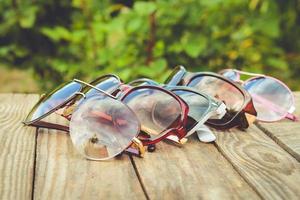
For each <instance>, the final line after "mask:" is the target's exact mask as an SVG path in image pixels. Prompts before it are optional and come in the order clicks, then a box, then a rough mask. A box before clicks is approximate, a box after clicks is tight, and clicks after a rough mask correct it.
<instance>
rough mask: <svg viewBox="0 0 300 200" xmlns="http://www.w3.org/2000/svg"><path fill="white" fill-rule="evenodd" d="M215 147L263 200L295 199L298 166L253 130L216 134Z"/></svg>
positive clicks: (298, 193)
mask: <svg viewBox="0 0 300 200" xmlns="http://www.w3.org/2000/svg"><path fill="white" fill-rule="evenodd" d="M216 144H217V146H218V148H219V150H220V151H221V152H222V153H223V155H225V156H226V157H227V159H228V160H229V161H230V162H231V163H232V165H233V166H234V167H235V169H236V170H237V171H238V172H239V173H240V174H241V175H242V176H243V177H244V178H245V180H247V182H248V183H249V184H250V185H252V187H253V188H255V190H256V191H257V192H258V193H259V194H260V196H262V197H263V198H264V199H299V196H300V189H299V185H300V164H299V162H297V160H296V159H294V158H293V157H292V156H291V155H290V154H288V153H287V152H286V151H284V150H283V149H282V148H281V147H280V146H278V145H277V144H276V143H275V142H274V141H273V140H272V139H270V138H269V137H268V136H267V135H265V134H264V133H263V132H262V131H260V130H259V129H258V128H257V127H256V126H251V127H250V128H249V129H248V131H247V132H241V131H238V130H232V131H228V132H224V133H221V132H218V134H217V141H216Z"/></svg>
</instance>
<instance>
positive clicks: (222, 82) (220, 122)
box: [165, 66, 257, 129]
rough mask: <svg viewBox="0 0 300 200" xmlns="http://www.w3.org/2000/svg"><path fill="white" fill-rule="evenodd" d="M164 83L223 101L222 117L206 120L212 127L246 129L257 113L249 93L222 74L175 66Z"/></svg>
mask: <svg viewBox="0 0 300 200" xmlns="http://www.w3.org/2000/svg"><path fill="white" fill-rule="evenodd" d="M165 84H166V85H183V86H188V87H191V88H194V89H196V90H197V91H200V92H203V93H206V94H208V95H210V96H212V97H214V98H216V99H219V100H220V101H222V102H224V103H225V105H226V107H227V112H226V114H225V115H224V117H223V118H222V119H209V120H207V122H206V124H207V125H209V126H211V127H213V128H216V129H230V128H233V127H238V128H240V129H246V128H248V127H249V124H251V123H253V122H254V121H255V119H256V115H257V113H256V110H255V108H254V105H253V101H252V98H251V96H250V94H249V93H248V92H247V91H246V90H245V89H243V88H242V87H241V86H239V85H238V84H236V83H234V82H233V81H231V80H229V79H227V78H226V77H224V76H222V75H219V74H216V73H210V72H198V73H192V72H187V71H186V69H185V68H184V67H183V66H177V67H176V68H175V69H174V71H173V72H172V73H171V75H170V76H169V77H168V79H167V80H166V81H165Z"/></svg>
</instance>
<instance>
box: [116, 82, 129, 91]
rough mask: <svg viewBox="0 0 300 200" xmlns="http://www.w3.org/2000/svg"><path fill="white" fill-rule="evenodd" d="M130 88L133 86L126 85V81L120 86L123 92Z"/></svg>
mask: <svg viewBox="0 0 300 200" xmlns="http://www.w3.org/2000/svg"><path fill="white" fill-rule="evenodd" d="M130 88H131V86H129V85H126V84H124V83H122V84H121V85H120V87H119V89H120V92H121V93H123V92H126V91H128V90H129V89H130Z"/></svg>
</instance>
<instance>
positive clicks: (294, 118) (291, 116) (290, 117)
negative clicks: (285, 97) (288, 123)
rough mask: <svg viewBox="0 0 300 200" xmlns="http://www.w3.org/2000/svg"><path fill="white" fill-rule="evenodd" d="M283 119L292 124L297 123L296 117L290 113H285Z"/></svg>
mask: <svg viewBox="0 0 300 200" xmlns="http://www.w3.org/2000/svg"><path fill="white" fill-rule="evenodd" d="M285 118H287V119H289V120H292V121H294V122H298V121H299V118H298V117H297V116H296V115H294V114H292V113H287V114H286V116H285Z"/></svg>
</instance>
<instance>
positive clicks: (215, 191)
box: [134, 136, 259, 199]
mask: <svg viewBox="0 0 300 200" xmlns="http://www.w3.org/2000/svg"><path fill="white" fill-rule="evenodd" d="M134 162H135V165H136V167H137V169H138V172H139V174H140V177H141V181H142V183H143V185H144V186H145V190H146V192H147V194H148V195H149V197H150V199H241V198H249V199H259V197H258V195H257V194H256V193H255V191H253V190H252V188H250V186H249V185H248V184H247V183H246V182H245V181H244V180H243V179H242V178H241V177H240V175H239V174H238V173H237V172H236V171H235V170H234V169H233V167H232V165H231V164H230V163H229V162H228V161H227V160H226V159H225V158H224V157H223V156H222V155H221V154H220V153H219V152H218V150H217V149H216V147H215V146H214V145H213V144H203V143H200V142H199V141H197V140H196V139H195V138H194V137H193V136H192V137H191V139H190V141H189V142H188V143H187V144H185V146H184V147H182V148H179V147H175V146H173V145H169V144H165V143H160V144H158V145H157V149H156V151H155V152H154V153H148V154H147V155H146V157H145V158H144V159H138V158H134Z"/></svg>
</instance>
